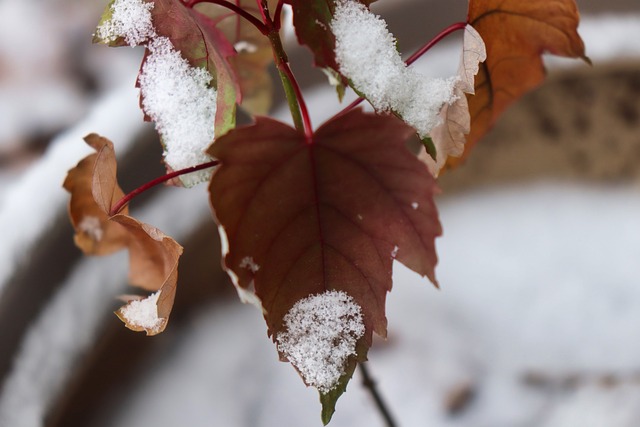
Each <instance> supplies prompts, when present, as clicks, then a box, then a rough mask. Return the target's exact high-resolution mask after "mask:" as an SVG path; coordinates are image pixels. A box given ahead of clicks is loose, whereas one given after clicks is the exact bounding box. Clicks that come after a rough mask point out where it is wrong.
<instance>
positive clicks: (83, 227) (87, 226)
mask: <svg viewBox="0 0 640 427" xmlns="http://www.w3.org/2000/svg"><path fill="white" fill-rule="evenodd" d="M78 228H79V229H80V231H81V232H83V233H86V234H87V235H89V237H91V240H93V241H94V242H99V241H101V240H102V237H103V236H104V230H103V229H102V226H101V225H100V220H99V219H98V217H95V216H91V215H89V216H85V217H84V218H82V221H80V224H78Z"/></svg>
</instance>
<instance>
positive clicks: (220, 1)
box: [185, 0, 269, 36]
mask: <svg viewBox="0 0 640 427" xmlns="http://www.w3.org/2000/svg"><path fill="white" fill-rule="evenodd" d="M200 3H212V4H217V5H218V6H222V7H226V8H227V9H229V10H232V11H233V12H234V13H236V14H237V15H238V16H242V17H243V18H244V19H246V20H247V21H249V22H250V23H251V24H252V25H253V26H254V27H256V28H257V29H258V31H260V32H261V33H262V34H264V35H265V36H266V35H267V34H268V33H269V29H268V28H267V26H266V25H265V24H264V23H262V22H261V21H260V20H259V19H258V18H256V17H255V16H253V15H252V14H250V13H249V12H247V11H246V10H244V9H242V8H241V7H240V6H237V5H235V4H233V3H230V2H228V1H226V0H189V1H188V2H187V3H185V5H186V6H187V7H188V8H193V7H194V6H195V5H197V4H200Z"/></svg>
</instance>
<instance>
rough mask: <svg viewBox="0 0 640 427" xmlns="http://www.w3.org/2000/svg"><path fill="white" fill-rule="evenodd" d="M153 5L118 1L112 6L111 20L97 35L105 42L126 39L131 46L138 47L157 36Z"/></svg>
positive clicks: (99, 29) (127, 0) (126, 0)
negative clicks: (152, 16)
mask: <svg viewBox="0 0 640 427" xmlns="http://www.w3.org/2000/svg"><path fill="white" fill-rule="evenodd" d="M153 5H154V4H153V3H147V2H145V1H143V0H116V1H114V2H113V4H112V5H111V19H109V20H107V21H104V22H102V24H100V26H99V27H98V28H97V30H96V35H97V36H98V37H99V38H100V39H102V40H105V41H109V42H111V41H114V40H116V39H117V38H119V37H122V38H124V40H125V41H126V42H127V44H128V45H129V46H138V45H140V44H141V43H143V42H145V41H147V40H148V39H150V38H153V37H155V36H156V31H155V29H154V28H153V23H152V22H151V9H153Z"/></svg>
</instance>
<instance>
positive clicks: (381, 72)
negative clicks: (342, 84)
mask: <svg viewBox="0 0 640 427" xmlns="http://www.w3.org/2000/svg"><path fill="white" fill-rule="evenodd" d="M331 29H332V30H333V33H334V34H335V58H336V60H337V62H338V65H339V71H340V73H342V75H344V76H345V77H347V78H348V79H349V82H350V84H351V85H352V86H353V88H354V89H355V90H356V91H357V92H358V93H360V94H362V95H363V96H364V97H365V98H367V100H368V101H369V102H370V103H371V105H373V107H374V108H375V109H376V110H378V111H387V112H389V111H391V112H394V113H395V114H397V115H398V116H400V117H401V118H402V119H403V120H404V121H405V122H406V123H407V124H409V125H411V126H413V127H414V129H415V130H416V131H417V133H418V136H419V137H420V138H421V139H423V138H426V137H427V136H429V133H430V132H431V130H432V129H433V128H434V127H435V126H436V125H438V124H439V123H440V122H441V118H440V116H439V113H440V110H441V109H442V107H443V106H444V105H446V104H451V103H452V102H453V101H455V99H456V97H455V95H454V85H455V84H456V82H457V80H458V78H449V79H441V78H435V79H433V78H427V77H426V76H423V75H421V74H419V73H418V72H416V71H415V70H414V69H413V68H410V67H407V66H406V65H405V63H404V61H403V60H402V58H401V57H400V54H399V53H398V51H397V49H396V40H395V38H394V37H393V35H392V34H391V33H390V32H389V30H388V29H387V24H386V22H385V21H384V20H383V19H381V18H380V17H379V16H377V15H375V14H373V13H372V12H370V11H369V10H368V9H367V8H366V7H365V6H364V5H362V4H360V3H358V2H355V1H351V0H338V1H337V2H336V8H335V13H334V17H333V20H332V21H331Z"/></svg>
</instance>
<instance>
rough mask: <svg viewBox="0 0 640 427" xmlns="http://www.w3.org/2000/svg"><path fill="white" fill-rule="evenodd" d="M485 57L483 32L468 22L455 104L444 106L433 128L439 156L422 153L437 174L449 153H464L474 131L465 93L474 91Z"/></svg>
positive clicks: (433, 139)
mask: <svg viewBox="0 0 640 427" xmlns="http://www.w3.org/2000/svg"><path fill="white" fill-rule="evenodd" d="M486 59H487V53H486V50H485V47H484V42H483V41H482V38H481V37H480V34H478V32H477V31H476V30H475V29H474V28H473V27H472V26H471V25H467V26H466V28H465V31H464V41H463V46H462V58H461V60H460V66H459V68H458V80H457V81H456V83H455V85H454V87H453V91H454V95H455V96H456V100H455V101H454V102H453V103H452V104H445V105H444V106H443V107H442V110H441V111H440V119H441V120H442V122H441V124H440V125H438V126H436V127H435V128H433V129H432V130H431V139H432V141H433V144H434V146H435V151H436V159H435V160H434V159H433V158H432V157H431V156H430V155H429V154H428V153H427V152H425V151H421V153H420V158H421V159H422V160H423V161H424V162H425V163H426V164H427V166H429V170H430V171H431V173H433V175H434V176H436V177H437V176H438V174H439V173H440V170H441V169H442V168H443V167H444V165H445V163H446V162H447V158H449V156H451V157H459V156H461V155H462V153H463V152H464V144H465V142H466V135H467V134H469V132H470V130H471V116H470V114H469V103H468V102H467V97H466V95H465V94H471V95H473V94H474V93H475V90H474V80H475V76H476V74H477V73H478V70H479V67H480V63H481V62H484V61H485V60H486Z"/></svg>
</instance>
